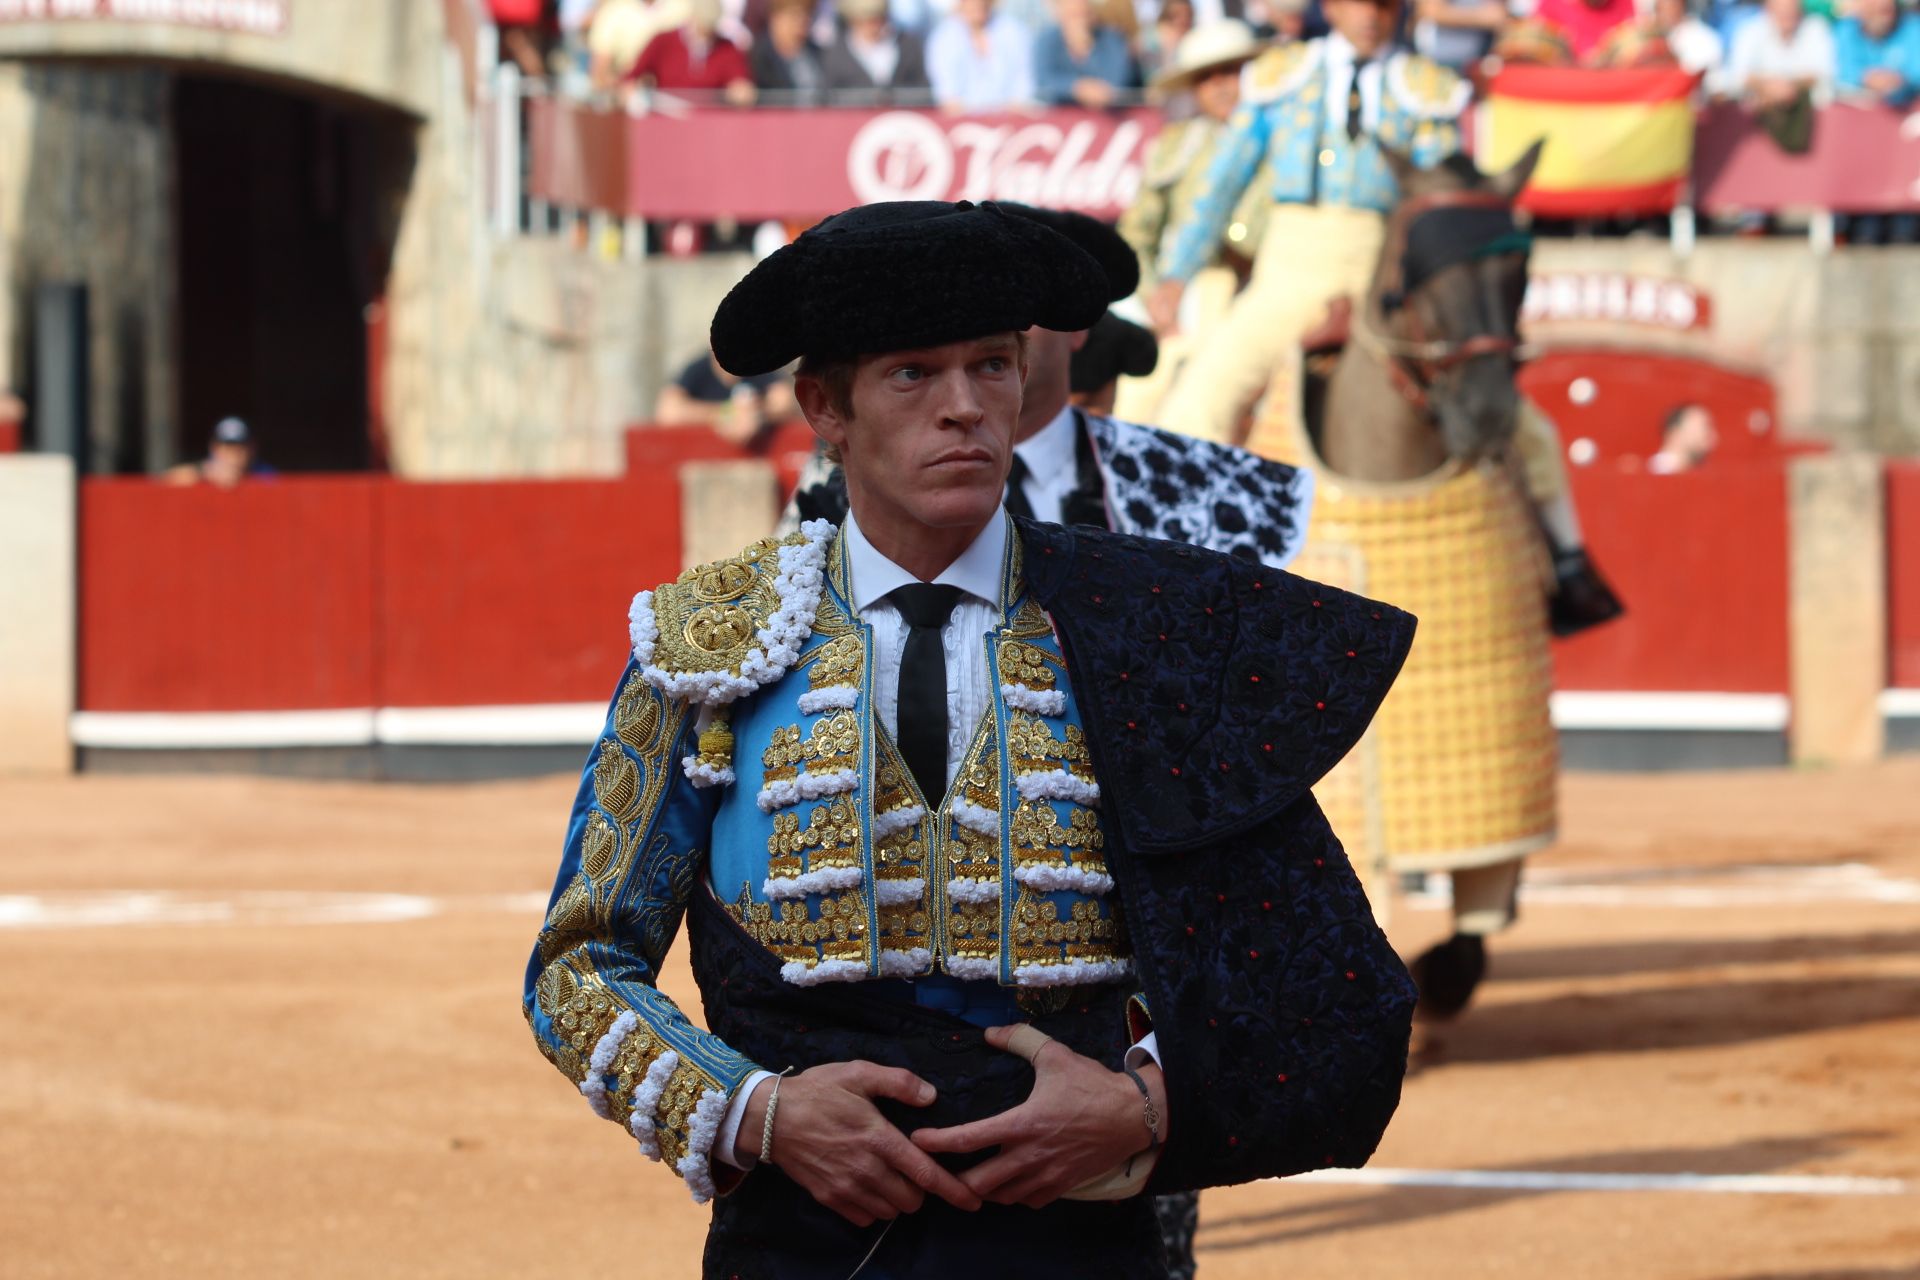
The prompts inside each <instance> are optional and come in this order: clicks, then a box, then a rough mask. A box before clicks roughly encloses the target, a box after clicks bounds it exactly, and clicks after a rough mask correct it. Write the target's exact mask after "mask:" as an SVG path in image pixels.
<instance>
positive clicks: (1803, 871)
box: [1405, 862, 1920, 910]
mask: <svg viewBox="0 0 1920 1280" xmlns="http://www.w3.org/2000/svg"><path fill="white" fill-rule="evenodd" d="M1450 889H1451V882H1450V881H1449V880H1448V879H1447V877H1446V876H1445V875H1442V874H1432V875H1429V876H1428V877H1427V879H1426V882H1425V885H1424V886H1423V887H1422V888H1421V889H1419V890H1417V891H1415V892H1412V893H1409V894H1407V895H1406V897H1405V902H1406V904H1407V905H1408V906H1409V907H1411V908H1413V909H1415V910H1421V909H1428V910H1440V909H1443V908H1445V907H1447V906H1448V905H1449V904H1450V902H1451V892H1450ZM1520 900H1521V901H1522V902H1525V903H1532V904H1536V905H1549V906H1569V907H1704V908H1715V907H1731V906H1750V907H1753V906H1758V907H1764V906H1796V907H1799V906H1805V905H1806V904H1807V903H1809V902H1870V903H1885V904H1897V905H1906V906H1911V905H1915V904H1920V881H1916V880H1903V879H1900V878H1897V877H1894V876H1889V875H1887V874H1886V873H1884V872H1882V871H1881V870H1880V869H1879V868H1877V867H1872V866H1868V865H1867V864H1866V863H1863V862H1842V863H1834V864H1831V865H1780V866H1732V867H1681V868H1661V869H1657V870H1655V871H1652V872H1649V873H1646V874H1644V875H1638V874H1636V873H1633V872H1625V873H1623V872H1618V871H1584V872H1583V871H1576V870H1573V869H1571V868H1568V869H1564V870H1563V869H1557V868H1556V869H1546V868H1543V869H1541V870H1540V871H1538V872H1532V871H1530V872H1528V873H1527V877H1526V879H1525V880H1524V881H1523V882H1522V883H1521V885H1520Z"/></svg>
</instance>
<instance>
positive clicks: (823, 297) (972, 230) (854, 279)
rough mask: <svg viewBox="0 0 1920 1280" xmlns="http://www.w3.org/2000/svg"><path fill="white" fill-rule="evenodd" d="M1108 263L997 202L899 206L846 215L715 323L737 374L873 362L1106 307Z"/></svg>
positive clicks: (1060, 322)
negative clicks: (823, 361)
mask: <svg viewBox="0 0 1920 1280" xmlns="http://www.w3.org/2000/svg"><path fill="white" fill-rule="evenodd" d="M1107 290H1108V279H1107V275H1106V272H1105V271H1104V270H1102V268H1101V265H1100V263H1098V262H1097V261H1095V260H1094V259H1093V258H1092V257H1090V256H1089V255H1088V254H1087V253H1086V252H1085V251H1084V250H1083V249H1081V248H1080V247H1079V246H1078V245H1076V244H1075V243H1074V241H1073V240H1071V239H1069V238H1068V237H1065V236H1062V235H1060V234H1058V233H1056V232H1054V231H1051V230H1049V229H1048V228H1047V227H1046V226H1043V225H1041V224H1040V223H1039V222H1038V221H1035V220H1032V219H1028V218H1020V217H1015V216H1013V214H1012V213H1011V212H1009V211H1007V210H1005V209H1002V208H1000V207H999V206H997V205H994V204H990V203H989V204H980V205H976V204H972V203H970V202H968V201H964V200H963V201H961V202H960V203H958V204H949V203H947V202H945V201H940V200H912V201H908V200H901V201H891V202H886V203H881V204H870V205H862V206H861V207H859V208H857V209H849V210H847V211H846V212H845V213H837V214H835V215H834V216H833V217H831V218H828V219H827V220H826V221H825V222H821V223H819V224H817V225H815V226H813V227H810V228H808V229H807V230H806V231H804V232H802V233H801V234H800V235H799V236H798V237H797V238H796V239H795V240H794V242H793V243H792V244H789V245H786V246H784V247H783V248H780V249H778V250H776V251H774V252H773V253H772V254H770V255H768V257H767V258H766V259H765V260H764V261H763V262H761V263H760V264H759V265H758V266H756V267H754V269H753V270H751V271H749V272H748V273H747V275H746V278H745V279H743V280H741V281H740V283H739V284H737V285H735V286H734V287H733V291H732V292H731V293H729V294H727V296H726V297H725V298H724V299H723V300H722V301H721V303H720V307H719V309H718V310H717V311H715V312H714V313H713V330H712V334H711V339H712V343H713V357H714V359H715V360H717V361H719V363H720V367H721V368H723V369H725V370H726V371H727V372H728V373H731V374H733V375H735V376H736V377H742V378H747V377H752V376H753V375H755V374H760V373H769V372H771V371H772V370H775V369H778V368H780V367H781V366H782V365H784V364H787V363H788V362H790V361H792V360H794V359H796V358H798V357H800V356H816V357H825V358H831V357H842V356H858V355H871V354H875V353H877V352H881V351H905V350H911V349H915V348H919V347H934V346H939V345H941V344H942V343H947V342H963V341H966V340H967V339H969V338H980V337H985V336H986V335H988V334H992V333H1002V332H1006V331H1008V330H1017V329H1025V328H1027V327H1029V326H1031V325H1036V324H1037V325H1040V326H1041V327H1043V328H1047V329H1065V330H1072V329H1085V328H1087V327H1088V326H1090V325H1092V324H1093V322H1094V321H1095V320H1097V319H1099V318H1100V315H1101V313H1102V312H1103V311H1105V309H1106V303H1107Z"/></svg>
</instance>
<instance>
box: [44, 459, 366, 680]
mask: <svg viewBox="0 0 1920 1280" xmlns="http://www.w3.org/2000/svg"><path fill="white" fill-rule="evenodd" d="M376 484H377V482H376V481H372V480H368V479H361V478H357V477H324V478H311V479H284V480H277V481H271V482H261V483H258V484H250V485H245V486H242V487H241V488H238V489H215V488H211V487H206V486H201V487H196V488H191V489H177V488H170V487H168V486H165V485H159V484H155V483H153V482H152V481H149V480H144V479H125V480H108V479H99V480H88V481H86V482H85V483H84V485H83V486H82V488H81V501H80V671H79V676H80V688H79V697H80V705H81V706H82V707H83V708H85V709H86V710H89V711H250V710H291V709H321V708H332V707H367V706H372V705H374V684H375V679H374V642H373V637H374V583H373V571H374V543H373V533H374V523H373V505H374V490H375V487H376Z"/></svg>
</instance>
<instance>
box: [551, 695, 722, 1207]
mask: <svg viewBox="0 0 1920 1280" xmlns="http://www.w3.org/2000/svg"><path fill="white" fill-rule="evenodd" d="M691 739H692V733H691V726H690V717H689V716H688V714H687V710H686V707H685V705H684V704H683V703H681V702H679V701H676V700H669V699H667V698H665V697H664V696H663V695H662V694H660V693H659V692H658V691H657V690H656V689H654V688H653V687H652V686H650V685H649V684H647V683H646V682H645V680H644V679H642V678H641V675H640V672H639V670H638V668H637V667H635V666H634V665H633V664H629V665H628V668H627V671H626V673H625V674H624V675H623V676H622V679H621V685H620V691H619V693H618V694H617V695H616V697H615V699H614V703H613V707H612V709H611V710H610V712H609V714H608V716H607V723H606V727H605V729H604V731H603V732H602V734H601V737H600V741H599V742H598V743H597V744H596V746H595V747H594V750H593V753H592V755H591V757H590V758H589V760H588V762H587V766H586V769H585V770H584V771H583V774H582V777H581V780H580V790H579V792H578V794H577V796H576V797H575V799H574V804H573V813H572V817H571V820H570V821H569V823H568V827H567V842H566V849H565V852H564V854H563V855H562V857H561V860H560V872H559V875H558V877H557V879H556V882H555V886H554V892H553V898H552V901H551V904H550V905H549V907H548V909H547V917H546V922H545V924H544V926H543V927H542V928H541V930H540V936H539V939H538V941H537V942H536V944H535V947H534V954H533V958H532V960H531V961H530V963H529V964H528V967H527V981H526V987H525V990H524V993H523V1007H524V1010H525V1013H526V1017H527V1021H528V1023H529V1024H530V1025H531V1027H532V1028H533V1033H534V1039H535V1041H536V1043H537V1044H538V1045H539V1048H540V1051H541V1053H542V1054H544V1055H545V1056H546V1058H547V1060H548V1061H550V1062H552V1063H553V1064H554V1065H555V1066H556V1067H558V1068H559V1069H560V1071H561V1072H562V1073H563V1074H565V1075H566V1077H567V1078H568V1079H569V1080H570V1081H571V1082H572V1083H573V1084H574V1086H575V1087H576V1088H578V1089H579V1091H580V1093H581V1094H582V1096H584V1097H585V1098H586V1100H587V1102H588V1104H589V1105H590V1106H591V1107H592V1108H593V1109H594V1111H596V1112H597V1113H598V1114H600V1115H602V1116H604V1117H606V1118H607V1119H610V1120H613V1121H614V1122H616V1123H618V1124H620V1125H621V1126H623V1127H625V1128H626V1129H627V1130H628V1131H629V1132H631V1133H632V1134H633V1136H634V1137H635V1138H636V1139H637V1140H638V1141H639V1143H640V1146H641V1149H642V1150H643V1151H644V1152H646V1153H647V1154H648V1155H649V1156H652V1157H653V1158H655V1159H659V1160H664V1161H666V1162H667V1163H668V1164H670V1165H672V1166H673V1168H674V1170H675V1172H677V1173H679V1174H680V1175H681V1176H682V1177H683V1178H685V1179H686V1181H687V1183H688V1186H689V1188H690V1189H691V1190H692V1191H693V1193H694V1198H695V1199H696V1200H704V1199H706V1198H708V1197H710V1196H712V1195H713V1194H715V1186H714V1181H713V1172H712V1168H711V1166H710V1164H709V1156H710V1152H711V1148H712V1145H713V1141H714V1138H715V1136H716V1134H717V1133H718V1130H719V1126H720V1122H721V1120H722V1118H723V1117H724V1116H725V1113H726V1107H727V1101H728V1099H729V1098H730V1097H731V1096H732V1093H733V1091H734V1090H735V1089H736V1088H738V1087H739V1085H740V1084H741V1082H742V1081H744V1080H745V1079H746V1078H747V1077H748V1076H749V1075H751V1074H752V1073H753V1072H754V1071H755V1070H756V1068H755V1066H754V1064H753V1063H751V1062H749V1061H748V1060H747V1059H745V1058H743V1057H741V1056H740V1055H739V1054H738V1053H735V1052H734V1051H733V1050H732V1049H731V1048H729V1047H728V1046H727V1045H726V1044H725V1043H724V1042H723V1041H721V1040H720V1039H719V1038H718V1037H716V1036H713V1035H710V1034H709V1033H707V1032H706V1031H703V1030H701V1029H700V1028H699V1027H696V1026H694V1025H693V1024H692V1023H691V1022H690V1021H688V1019H687V1017H686V1015H685V1014H684V1013H682V1012H681V1010H680V1008H679V1007H678V1006H677V1005H676V1004H675V1003H674V1002H673V1001H672V1000H671V999H669V998H668V997H667V996H666V995H665V994H663V993H662V992H661V991H660V990H659V989H658V986H657V985H656V979H657V975H658V973H659V968H660V964H661V962H662V961H663V959H664V958H665V956H666V953H667V948H668V946H669V945H670V944H671V943H672V941H673V937H674V935H675V934H676V933H677V932H678V931H679V928H680V921H681V918H682V916H683V915H684V914H685V912H686V907H687V902H688V901H689V898H690V896H691V895H692V894H693V893H694V892H696V891H697V890H698V886H699V883H700V877H701V873H702V868H703V867H704V864H705V850H706V846H707V837H708V834H709V832H710V830H711V826H712V820H713V804H714V801H713V799H712V793H710V792H703V791H701V790H698V789H696V788H694V787H693V786H692V785H691V784H690V783H689V782H688V781H687V779H686V777H685V775H684V774H683V773H682V770H681V757H682V755H684V754H686V753H688V752H689V751H690V750H691V749H692V741H691Z"/></svg>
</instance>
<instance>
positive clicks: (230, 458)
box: [163, 418, 275, 489]
mask: <svg viewBox="0 0 1920 1280" xmlns="http://www.w3.org/2000/svg"><path fill="white" fill-rule="evenodd" d="M274 474H275V472H274V470H273V468H272V467H268V466H264V465H262V464H261V462H260V460H259V458H258V457H256V456H255V454H254V449H253V433H252V432H251V431H249V430H248V429H247V424H246V423H245V422H242V421H241V420H240V419H239V418H222V419H220V421H219V422H218V423H216V424H215V425H214V428H213V439H212V440H211V441H209V442H208V444H207V456H206V457H205V458H204V459H203V460H201V461H199V462H187V463H182V464H181V465H180V466H177V467H174V468H172V469H170V470H169V471H168V472H167V473H166V475H165V476H164V477H163V478H164V479H165V480H166V482H167V483H168V484H211V485H217V486H219V487H220V488H222V489H231V488H233V487H234V486H235V485H237V484H239V483H240V482H241V481H243V480H247V479H255V480H262V479H266V478H268V477H271V476H272V475H274Z"/></svg>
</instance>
